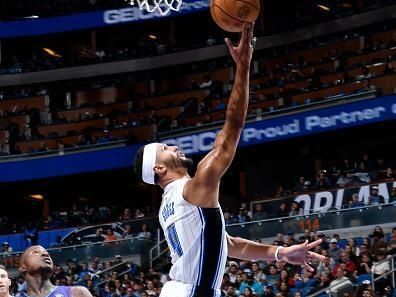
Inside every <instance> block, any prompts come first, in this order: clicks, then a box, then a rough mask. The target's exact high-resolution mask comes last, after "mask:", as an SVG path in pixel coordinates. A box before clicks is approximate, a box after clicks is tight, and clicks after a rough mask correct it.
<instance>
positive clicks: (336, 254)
mask: <svg viewBox="0 0 396 297" xmlns="http://www.w3.org/2000/svg"><path fill="white" fill-rule="evenodd" d="M337 243H338V241H337V239H335V238H333V239H331V240H330V247H329V257H331V258H333V259H334V261H335V262H337V263H338V262H339V261H340V257H341V253H342V250H341V249H340V248H339V247H338V245H337Z"/></svg>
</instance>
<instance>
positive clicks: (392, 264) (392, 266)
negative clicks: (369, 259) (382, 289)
mask: <svg viewBox="0 0 396 297" xmlns="http://www.w3.org/2000/svg"><path fill="white" fill-rule="evenodd" d="M395 259H396V255H393V256H392V257H390V258H387V259H384V260H382V261H379V262H377V263H375V264H374V265H373V266H372V267H371V279H372V286H373V289H374V290H375V282H376V281H378V280H380V279H384V278H386V277H388V275H391V278H392V287H393V288H396V283H395V271H396V267H395ZM385 262H390V270H389V271H388V272H386V273H384V274H382V275H379V276H378V277H375V276H374V270H375V267H377V266H378V265H380V264H382V263H385Z"/></svg>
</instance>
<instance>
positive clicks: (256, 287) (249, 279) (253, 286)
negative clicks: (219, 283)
mask: <svg viewBox="0 0 396 297" xmlns="http://www.w3.org/2000/svg"><path fill="white" fill-rule="evenodd" d="M242 278H243V279H244V281H243V282H242V284H241V286H240V288H239V291H241V292H244V291H245V289H250V290H252V291H253V292H255V293H256V294H258V295H261V294H263V293H264V291H263V288H262V286H261V284H260V283H259V282H257V281H256V280H255V279H254V277H253V273H252V271H251V270H250V269H246V270H245V271H244V272H243V273H242Z"/></svg>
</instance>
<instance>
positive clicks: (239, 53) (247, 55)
mask: <svg viewBox="0 0 396 297" xmlns="http://www.w3.org/2000/svg"><path fill="white" fill-rule="evenodd" d="M253 27H254V23H245V24H244V26H243V31H242V36H241V40H240V41H239V45H238V46H237V47H234V46H233V45H232V43H231V40H229V39H228V38H226V39H225V42H226V44H227V46H228V49H229V50H230V54H231V56H232V58H233V59H234V61H235V63H236V64H237V65H239V66H249V65H250V61H251V60H252V55H253V50H254V46H255V43H256V38H255V37H253Z"/></svg>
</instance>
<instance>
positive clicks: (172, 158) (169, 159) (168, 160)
mask: <svg viewBox="0 0 396 297" xmlns="http://www.w3.org/2000/svg"><path fill="white" fill-rule="evenodd" d="M157 161H158V162H159V163H163V164H165V165H166V166H168V167H169V168H180V167H182V168H187V169H188V168H189V167H191V165H192V164H193V161H192V159H190V158H186V156H185V155H184V153H183V152H182V151H181V150H180V149H179V147H178V146H168V145H166V144H164V143H161V144H158V148H157Z"/></svg>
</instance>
